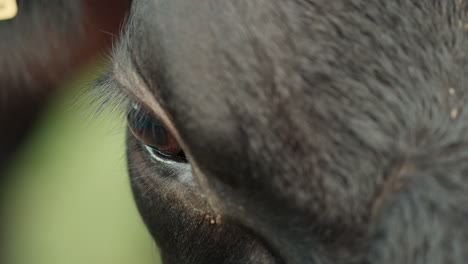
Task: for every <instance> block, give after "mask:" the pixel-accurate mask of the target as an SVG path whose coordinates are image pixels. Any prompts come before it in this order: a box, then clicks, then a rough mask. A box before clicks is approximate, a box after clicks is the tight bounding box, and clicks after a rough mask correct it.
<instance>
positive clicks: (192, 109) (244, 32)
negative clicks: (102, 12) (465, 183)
mask: <svg viewBox="0 0 468 264" xmlns="http://www.w3.org/2000/svg"><path fill="white" fill-rule="evenodd" d="M419 2H420V1H419ZM419 2H418V1H410V0H406V1H397V2H395V1H386V0H385V1H383V0H382V1H358V0H353V1H321V0H317V1H305V0H304V1H302V0H297V1H263V0H249V1H244V0H241V1H211V0H204V1H188V0H167V1H166V0H141V1H138V0H137V1H135V2H134V6H133V10H132V15H131V17H130V19H129V23H128V26H127V28H126V31H125V34H124V36H123V37H122V39H121V40H120V43H119V44H118V46H117V47H116V50H115V54H114V67H113V72H112V73H111V74H110V75H109V76H108V77H109V79H107V80H108V81H110V82H109V83H107V84H108V87H110V88H109V89H114V90H115V91H116V92H117V93H118V94H124V96H122V97H121V98H122V99H124V100H125V102H127V103H126V105H127V107H128V120H129V127H130V130H129V136H128V161H129V169H130V174H131V182H132V186H133V190H134V194H135V199H136V201H137V204H138V207H139V209H140V212H141V214H142V216H143V218H144V220H145V222H146V224H147V226H148V228H149V230H150V231H151V233H152V234H153V236H154V238H155V239H156V240H157V242H158V244H159V246H160V248H161V251H162V255H163V259H164V260H165V261H166V262H167V263H174V264H183V263H187V264H188V263H190V264H206V263H292V264H299V263H342V262H354V261H356V260H361V259H362V258H367V257H366V256H369V255H368V252H371V253H369V254H371V255H372V254H374V253H375V252H380V251H379V250H381V249H383V248H386V247H385V246H382V245H383V244H385V243H384V242H382V243H383V244H382V243H381V244H378V243H376V244H372V245H370V244H371V243H370V242H369V241H371V239H375V240H378V239H380V237H378V236H377V235H375V236H374V234H376V233H373V231H372V230H371V229H369V223H374V225H373V226H372V228H376V230H380V233H379V234H384V235H385V234H387V233H386V232H387V231H388V232H390V231H392V230H394V229H395V228H396V227H397V226H398V225H399V222H398V221H397V220H395V221H396V223H395V224H394V225H393V226H392V223H390V222H388V223H387V222H385V223H382V224H381V225H380V224H379V223H380V222H378V221H380V220H376V217H377V216H379V215H380V212H381V211H382V209H381V208H382V207H383V206H384V205H385V203H386V201H387V200H388V199H390V198H389V197H392V193H393V192H395V191H396V190H397V189H398V188H400V189H401V188H402V187H401V186H402V185H401V184H399V181H400V179H402V178H404V177H403V176H405V175H406V174H407V173H410V171H411V170H412V169H411V168H414V166H415V165H414V164H408V163H407V162H408V160H409V159H407V158H408V156H407V155H408V153H409V152H408V149H410V148H411V147H412V146H414V147H416V146H417V145H414V144H417V143H418V142H420V141H419V140H422V139H421V138H418V135H420V134H418V133H420V132H421V130H418V129H424V126H423V123H424V122H422V121H421V122H417V121H418V120H424V119H425V118H434V119H437V118H440V119H441V120H449V121H450V119H451V116H450V111H449V110H450V109H449V110H447V111H448V112H447V111H445V109H442V110H440V112H437V111H432V110H431V109H430V108H431V107H430V106H429V105H430V104H434V105H437V104H440V105H443V104H444V103H445V102H446V101H444V100H445V99H444V100H442V99H441V98H446V97H447V96H450V93H449V92H446V90H445V89H446V86H447V87H448V85H449V84H448V83H445V81H446V80H451V82H452V83H453V84H451V85H457V84H460V81H461V79H459V78H458V77H456V75H453V76H452V75H451V74H452V73H453V71H452V70H453V67H452V66H450V65H449V66H447V65H448V64H446V63H445V61H446V59H447V58H446V57H450V54H449V53H447V54H445V53H443V52H445V51H447V50H448V49H449V47H445V46H444V45H458V42H457V41H459V39H457V36H462V35H463V32H458V31H457V30H459V29H458V28H457V23H452V22H450V21H451V20H449V19H448V18H450V17H451V16H453V14H454V12H458V11H459V10H461V8H460V7H459V6H458V4H459V3H458V1H451V2H450V3H448V1H447V3H446V4H444V6H441V5H439V4H437V3H436V1H429V0H428V1H423V2H424V4H418V3H419ZM452 2H453V3H452ZM421 10H423V11H424V12H427V17H426V16H423V15H421V12H422V11H421ZM457 14H458V13H457ZM460 14H463V13H462V12H461V13H460ZM432 21H435V22H432ZM432 25H436V26H432ZM438 30H444V32H446V33H445V34H448V35H450V36H452V35H451V34H452V33H453V38H452V39H451V42H447V43H445V42H444V43H442V42H441V43H440V44H439V45H434V43H438V42H437V39H438V38H439V36H440V35H439V32H438ZM457 34H458V35H457ZM423 40H424V41H423ZM460 43H462V42H460ZM460 47H461V46H460ZM428 54H429V55H428ZM434 54H436V55H434ZM439 55H440V56H439ZM427 56H432V57H430V58H431V63H433V64H437V65H438V66H437V67H436V69H435V70H434V69H432V68H431V67H428V65H426V64H424V63H426V61H425V60H426V59H428V57H427ZM444 56H446V57H444ZM452 63H454V62H453V61H452ZM451 67H452V68H451ZM436 75H437V76H441V75H443V76H444V77H443V78H440V79H434V78H433V77H434V76H436ZM449 77H453V78H449ZM430 78H432V79H430ZM436 83H437V84H439V86H437V87H436V86H434V84H436ZM431 85H432V86H431ZM439 87H440V89H441V90H440V92H439V91H438V90H437V89H439ZM442 89H444V90H443V91H442ZM439 99H440V100H439ZM441 108H443V107H441ZM452 118H453V116H452ZM444 122H445V121H444ZM426 128H427V127H426ZM423 135H424V134H423ZM388 182H390V183H391V184H387V183H388ZM389 219H390V218H389ZM388 221H390V220H388ZM385 225H387V227H386V226H385ZM379 228H380V229H379ZM392 228H393V229H392ZM389 230H390V231H389ZM392 234H393V233H392ZM396 234H397V233H395V235H396ZM379 241H380V240H379ZM374 246H375V247H376V248H377V249H375V250H374V249H373V248H374ZM394 246H395V245H393V244H392V246H390V247H388V248H387V249H389V250H390V248H391V247H394ZM372 250H374V251H372ZM405 250H407V249H404V250H402V251H401V252H403V251H405ZM372 252H373V253H372ZM379 256H380V255H378V254H377V253H376V254H374V255H372V257H375V258H376V259H378V257H379ZM382 256H383V255H382ZM376 263H380V262H376ZM382 263H383V262H382Z"/></svg>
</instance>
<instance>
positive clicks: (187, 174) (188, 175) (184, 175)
mask: <svg viewBox="0 0 468 264" xmlns="http://www.w3.org/2000/svg"><path fill="white" fill-rule="evenodd" d="M143 147H144V148H145V150H146V151H148V153H149V154H150V156H151V157H152V158H153V159H155V160H156V161H157V162H161V163H164V164H166V165H169V166H171V167H177V168H178V170H179V173H178V176H177V179H178V181H180V182H182V183H185V184H188V185H191V186H195V182H194V180H193V175H192V170H191V166H190V164H189V163H180V162H177V161H173V160H168V159H164V158H161V157H159V156H158V155H157V154H155V153H154V152H153V150H152V148H151V147H149V146H146V145H143Z"/></svg>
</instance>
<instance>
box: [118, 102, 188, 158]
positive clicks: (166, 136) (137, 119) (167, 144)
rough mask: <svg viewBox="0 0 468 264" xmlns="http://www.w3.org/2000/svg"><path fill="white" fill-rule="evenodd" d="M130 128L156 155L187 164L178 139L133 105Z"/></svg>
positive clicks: (137, 106) (144, 111)
mask: <svg viewBox="0 0 468 264" xmlns="http://www.w3.org/2000/svg"><path fill="white" fill-rule="evenodd" d="M127 120H128V126H129V128H130V131H131V132H132V133H133V135H134V136H135V138H137V139H138V140H139V141H140V142H141V143H143V144H145V145H146V146H148V147H150V148H151V149H152V151H153V152H154V154H156V155H158V156H160V157H162V158H166V159H171V160H175V161H179V162H185V161H186V158H185V154H184V152H183V151H182V148H181V147H180V146H179V143H178V142H177V140H176V138H175V137H174V136H173V135H172V134H171V132H169V130H168V129H166V127H165V126H164V125H163V123H162V122H161V121H159V120H158V119H156V118H155V117H153V116H152V115H151V114H150V113H149V112H148V111H147V110H145V109H144V108H143V107H141V106H139V105H133V107H132V109H131V110H130V112H129V114H128V116H127Z"/></svg>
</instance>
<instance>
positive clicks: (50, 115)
mask: <svg viewBox="0 0 468 264" xmlns="http://www.w3.org/2000/svg"><path fill="white" fill-rule="evenodd" d="M96 71H97V70H96V68H95V67H91V68H89V69H88V70H87V71H86V72H84V73H82V74H80V76H79V77H77V78H76V79H75V80H72V81H70V82H68V83H67V84H66V85H65V86H64V89H62V90H61V91H62V92H60V94H58V95H57V96H56V98H55V99H54V100H53V102H52V104H51V105H50V106H49V107H48V109H46V111H45V112H44V114H43V115H42V117H41V119H40V120H39V122H38V124H37V127H36V128H35V130H34V131H33V133H32V135H31V137H30V138H29V139H28V140H27V141H26V142H25V144H24V145H23V147H22V149H21V150H20V151H19V153H18V154H19V155H18V157H17V159H16V160H15V162H14V166H13V169H12V170H11V172H10V173H9V175H10V180H11V181H10V182H9V184H8V188H7V192H8V193H7V194H6V197H7V199H6V207H5V208H6V211H5V215H6V216H7V219H4V221H5V220H6V221H5V222H4V223H5V224H6V226H7V238H8V248H7V252H8V255H9V256H8V258H9V264H84V263H86V264H124V263H125V264H130V263H132V264H133V263H138V264H146V263H152V264H155V263H156V264H157V263H160V261H159V256H158V253H157V248H156V245H155V244H154V242H153V241H152V239H151V237H150V236H149V234H148V232H147V231H146V229H145V226H144V224H143V222H142V220H141V219H140V217H139V215H138V212H137V210H136V207H135V205H134V202H133V199H132V195H131V190H130V186H129V180H128V176H127V172H126V166H125V163H126V161H125V142H124V131H125V128H124V125H125V124H124V121H123V120H122V118H118V117H116V116H115V114H114V115H113V114H112V113H106V114H103V115H101V116H98V117H93V116H92V115H93V113H92V111H93V110H92V108H89V107H88V105H87V103H86V102H84V98H86V97H82V96H81V97H80V90H81V89H83V87H84V86H85V85H86V83H89V82H90V81H91V80H92V79H93V78H95V77H96ZM78 98H82V99H78Z"/></svg>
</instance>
